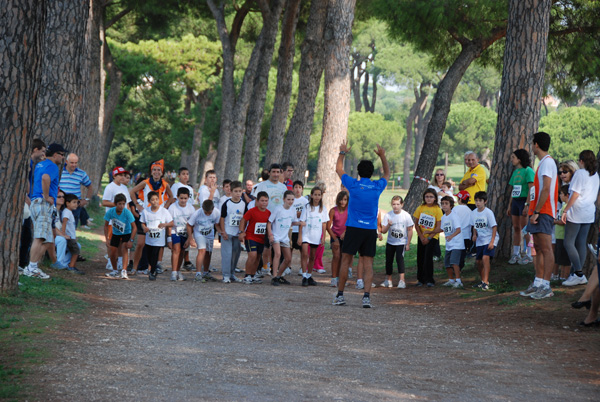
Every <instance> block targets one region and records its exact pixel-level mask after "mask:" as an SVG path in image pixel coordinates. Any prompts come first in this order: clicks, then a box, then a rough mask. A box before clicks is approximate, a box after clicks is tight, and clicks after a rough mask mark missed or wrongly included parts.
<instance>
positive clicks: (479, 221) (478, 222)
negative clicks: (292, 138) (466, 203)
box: [475, 218, 488, 229]
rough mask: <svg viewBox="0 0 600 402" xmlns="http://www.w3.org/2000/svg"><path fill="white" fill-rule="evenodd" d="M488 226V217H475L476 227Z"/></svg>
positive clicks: (483, 227)
mask: <svg viewBox="0 0 600 402" xmlns="http://www.w3.org/2000/svg"><path fill="white" fill-rule="evenodd" d="M487 227H488V224H487V219H481V218H478V219H475V229H485V228H487Z"/></svg>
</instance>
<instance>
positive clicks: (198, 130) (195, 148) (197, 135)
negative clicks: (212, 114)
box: [187, 90, 209, 188]
mask: <svg viewBox="0 0 600 402" xmlns="http://www.w3.org/2000/svg"><path fill="white" fill-rule="evenodd" d="M208 92H209V91H208V90H205V91H202V92H200V93H199V94H198V96H197V97H196V106H197V107H199V108H200V115H199V116H198V118H197V120H196V124H195V125H194V138H193V140H192V149H191V151H190V153H189V159H188V160H189V162H188V165H187V168H188V169H189V170H190V186H192V187H194V188H196V184H198V170H199V167H200V147H201V146H202V136H203V134H204V121H205V120H206V108H207V107H208V103H209V97H208Z"/></svg>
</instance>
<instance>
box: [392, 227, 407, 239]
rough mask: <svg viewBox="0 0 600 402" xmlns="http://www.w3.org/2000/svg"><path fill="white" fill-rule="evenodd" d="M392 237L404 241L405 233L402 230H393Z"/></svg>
mask: <svg viewBox="0 0 600 402" xmlns="http://www.w3.org/2000/svg"><path fill="white" fill-rule="evenodd" d="M390 236H392V237H393V238H394V239H402V238H403V237H404V233H402V230H400V229H392V230H391V232H390Z"/></svg>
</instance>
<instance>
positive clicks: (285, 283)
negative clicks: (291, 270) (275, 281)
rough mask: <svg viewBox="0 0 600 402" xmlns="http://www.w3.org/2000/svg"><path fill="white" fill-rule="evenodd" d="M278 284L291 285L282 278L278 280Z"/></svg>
mask: <svg viewBox="0 0 600 402" xmlns="http://www.w3.org/2000/svg"><path fill="white" fill-rule="evenodd" d="M279 283H281V284H282V285H291V283H290V282H289V281H287V280H286V279H285V278H284V277H283V276H282V277H280V278H279Z"/></svg>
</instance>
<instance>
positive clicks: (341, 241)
mask: <svg viewBox="0 0 600 402" xmlns="http://www.w3.org/2000/svg"><path fill="white" fill-rule="evenodd" d="M335 241H336V242H338V243H339V244H340V248H342V247H344V241H343V240H342V239H340V238H339V236H335ZM330 244H331V248H332V249H333V244H334V242H333V239H331V243H330Z"/></svg>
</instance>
